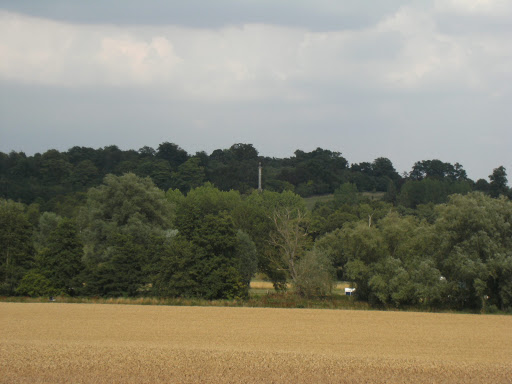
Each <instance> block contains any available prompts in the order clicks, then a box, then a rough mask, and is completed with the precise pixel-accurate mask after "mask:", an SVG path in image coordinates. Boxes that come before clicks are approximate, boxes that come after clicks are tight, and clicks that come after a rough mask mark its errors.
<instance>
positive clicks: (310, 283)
mask: <svg viewBox="0 0 512 384" xmlns="http://www.w3.org/2000/svg"><path fill="white" fill-rule="evenodd" d="M296 269H297V277H296V279H295V281H294V288H295V291H296V292H297V293H298V294H299V295H301V296H305V297H315V296H326V295H328V294H331V293H332V288H333V285H334V282H335V279H334V277H335V270H334V267H333V264H332V262H331V259H330V258H329V257H328V256H327V254H326V253H324V252H322V251H320V250H319V249H316V248H314V249H312V250H310V251H307V252H306V253H305V254H304V256H303V257H302V258H301V259H300V260H299V261H298V263H297V266H296Z"/></svg>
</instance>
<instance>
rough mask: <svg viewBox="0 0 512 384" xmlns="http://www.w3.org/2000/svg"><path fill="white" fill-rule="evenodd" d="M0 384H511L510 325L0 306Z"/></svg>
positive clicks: (436, 317) (438, 317) (377, 316)
mask: <svg viewBox="0 0 512 384" xmlns="http://www.w3.org/2000/svg"><path fill="white" fill-rule="evenodd" d="M0 332H1V334H0V382H1V383H159V382H160V383H411V382H415V383H511V382H512V316H483V315H462V314H429V313H410V312H378V311H341V310H307V309H263V308H219V307H165V306H137V305H100V304H59V303H41V304H34V303H31V304H25V303H0Z"/></svg>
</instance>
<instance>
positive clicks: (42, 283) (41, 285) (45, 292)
mask: <svg viewBox="0 0 512 384" xmlns="http://www.w3.org/2000/svg"><path fill="white" fill-rule="evenodd" d="M59 293H60V292H59V291H58V290H57V289H55V288H54V287H53V286H52V283H51V281H50V280H49V279H47V278H46V277H45V276H43V275H41V274H40V273H38V271H37V270H34V269H32V270H30V271H28V272H27V273H26V274H25V276H23V278H22V279H21V282H20V285H19V286H18V288H17V289H16V294H18V295H21V296H30V297H39V296H56V295H58V294H59Z"/></svg>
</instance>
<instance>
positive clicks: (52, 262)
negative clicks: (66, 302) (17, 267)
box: [36, 219, 83, 295]
mask: <svg viewBox="0 0 512 384" xmlns="http://www.w3.org/2000/svg"><path fill="white" fill-rule="evenodd" d="M82 256H83V244H82V242H81V241H80V239H79V237H78V231H77V228H76V223H75V222H74V221H72V220H68V219H64V220H61V221H60V222H59V223H58V224H57V227H56V228H55V229H54V230H53V231H51V232H50V234H49V235H48V238H47V240H46V244H45V247H44V248H43V249H42V250H41V251H40V252H39V254H38V255H37V257H36V261H37V266H38V269H39V271H40V272H41V274H42V275H44V276H45V277H46V278H48V279H49V281H50V282H51V285H52V287H54V288H55V289H57V290H59V291H60V292H62V293H66V294H69V295H74V294H75V293H76V292H77V291H78V290H79V289H80V281H79V280H78V279H77V278H78V276H79V274H80V273H81V272H82V270H83V265H82Z"/></svg>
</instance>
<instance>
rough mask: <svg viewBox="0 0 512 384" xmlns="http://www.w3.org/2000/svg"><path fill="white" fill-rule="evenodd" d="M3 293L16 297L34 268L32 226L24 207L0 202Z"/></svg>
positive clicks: (0, 254)
mask: <svg viewBox="0 0 512 384" xmlns="http://www.w3.org/2000/svg"><path fill="white" fill-rule="evenodd" d="M0 244H1V245H2V246H1V247H0V284H1V285H0V292H1V293H2V294H7V295H12V294H14V293H15V290H16V287H17V286H18V284H19V283H20V281H21V279H22V277H23V276H24V275H25V273H26V272H27V271H28V270H29V269H30V268H31V267H32V265H33V261H34V248H33V247H32V226H31V224H30V222H29V221H28V219H27V217H26V214H25V208H24V206H23V205H22V204H20V203H15V202H13V201H11V200H2V199H0Z"/></svg>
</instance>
